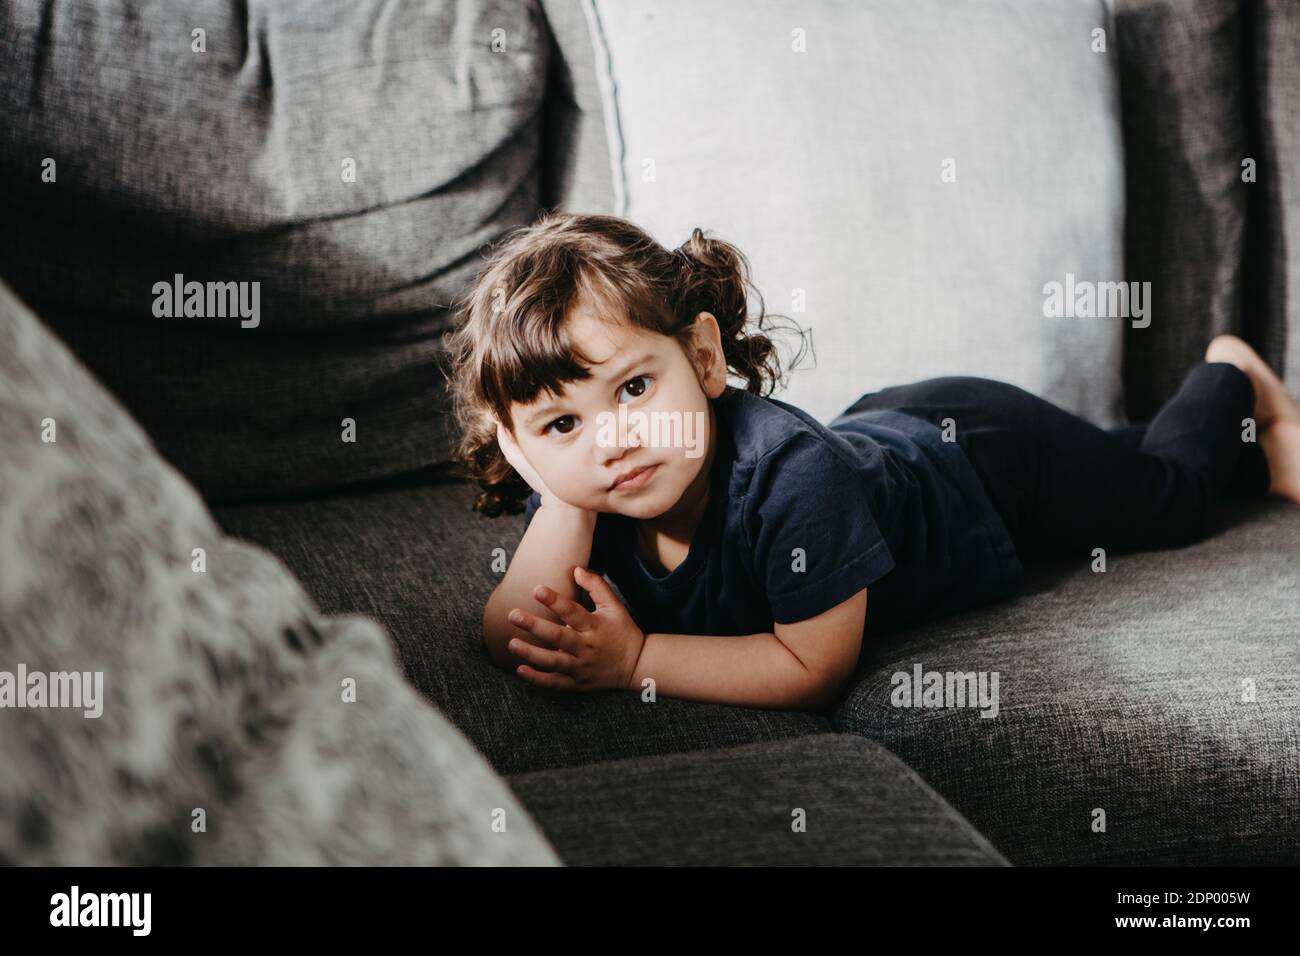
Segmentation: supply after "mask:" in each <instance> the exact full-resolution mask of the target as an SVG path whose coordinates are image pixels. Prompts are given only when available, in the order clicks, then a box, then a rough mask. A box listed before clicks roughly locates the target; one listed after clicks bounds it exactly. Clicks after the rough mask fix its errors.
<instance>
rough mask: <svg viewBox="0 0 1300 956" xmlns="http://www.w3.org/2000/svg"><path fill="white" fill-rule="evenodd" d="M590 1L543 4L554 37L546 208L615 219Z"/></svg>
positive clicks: (544, 170)
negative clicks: (587, 11)
mask: <svg viewBox="0 0 1300 956" xmlns="http://www.w3.org/2000/svg"><path fill="white" fill-rule="evenodd" d="M587 6H588V4H587V3H586V0H542V9H543V11H544V12H545V13H546V19H547V21H548V23H549V25H550V28H551V32H552V35H553V36H554V37H555V42H556V47H555V50H554V53H553V55H552V57H551V78H550V83H551V86H550V87H549V88H548V90H547V94H546V109H547V119H546V122H545V123H543V124H542V136H543V145H542V156H541V177H542V205H544V206H547V207H555V208H559V209H563V210H565V211H566V212H585V213H600V214H602V215H613V214H614V177H613V167H612V165H611V163H610V156H609V142H608V139H607V137H606V130H605V116H604V106H603V104H602V102H601V98H600V87H599V85H598V83H597V81H596V64H595V59H594V57H595V54H594V51H593V46H592V42H591V35H590V33H589V31H588V22H587V16H586V14H585V12H584V10H585V9H586V8H587Z"/></svg>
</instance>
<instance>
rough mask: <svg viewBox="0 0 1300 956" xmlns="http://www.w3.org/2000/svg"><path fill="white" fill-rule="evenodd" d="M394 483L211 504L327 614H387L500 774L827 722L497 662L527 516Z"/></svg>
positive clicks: (410, 667) (754, 737) (397, 636)
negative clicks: (501, 587) (488, 623)
mask: <svg viewBox="0 0 1300 956" xmlns="http://www.w3.org/2000/svg"><path fill="white" fill-rule="evenodd" d="M389 485H390V487H384V488H375V489H368V490H365V491H355V492H351V493H348V494H340V495H321V496H316V497H312V498H304V499H302V500H300V501H292V502H272V503H264V504H254V503H251V502H246V503H243V504H238V505H228V506H224V507H219V508H216V509H214V514H215V516H216V518H217V520H218V521H219V522H220V523H221V525H222V527H223V528H225V530H226V531H227V532H228V533H229V534H232V535H234V536H236V537H240V538H244V539H246V540H249V541H253V542H256V543H257V544H260V545H261V546H263V547H265V548H266V549H267V550H268V551H271V552H272V553H274V554H275V555H277V556H278V557H279V558H280V559H281V560H283V561H284V562H285V563H286V564H287V565H288V566H289V568H290V569H291V570H292V571H293V572H294V574H295V576H296V577H297V578H298V579H299V580H300V581H301V582H302V583H303V586H304V587H305V588H306V589H307V591H308V593H309V594H311V596H312V598H313V599H314V600H315V601H316V602H317V604H318V605H319V606H320V607H321V609H322V610H324V611H325V612H326V613H331V614H335V613H362V614H366V615H369V616H371V617H374V618H375V619H377V620H379V621H380V622H382V624H383V625H384V627H385V628H386V629H387V630H388V632H389V634H391V635H392V639H393V641H394V642H395V644H396V646H397V649H398V653H399V656H400V657H401V660H402V662H403V663H404V665H405V667H406V671H407V675H408V677H409V678H410V680H411V681H412V683H414V684H415V686H416V687H417V688H419V689H420V691H421V692H423V693H424V695H425V696H426V697H428V698H429V699H430V700H431V701H433V702H434V703H435V704H436V705H437V706H438V707H439V708H440V709H441V711H442V712H443V713H444V714H446V715H447V717H448V718H449V719H451V720H452V721H453V722H455V724H456V725H457V726H458V727H459V728H460V729H461V731H462V732H464V734H465V735H466V736H467V737H468V738H469V739H470V740H471V741H472V742H473V743H474V745H475V746H476V747H478V748H479V750H481V751H482V752H483V753H484V755H485V756H486V757H487V759H488V760H489V762H491V764H492V765H493V767H495V768H496V769H497V771H498V772H499V773H503V774H508V773H526V772H529V771H534V770H543V769H548V768H553V767H566V766H571V765H573V764H581V763H589V762H591V761H596V760H613V759H617V758H621V757H632V756H637V755H642V754H656V753H671V752H674V751H682V750H696V749H700V748H704V747H725V746H732V745H735V744H743V743H749V742H751V741H760V740H770V739H774V738H781V737H792V736H802V735H804V734H819V733H827V732H829V731H830V730H831V725H830V721H829V720H828V719H827V717H826V716H825V715H823V714H814V713H805V712H800V711H784V710H763V709H759V708H750V707H731V706H726V705H722V704H704V703H699V702H695V701H685V700H679V699H676V698H672V697H663V696H661V697H659V698H658V700H657V701H655V702H654V703H653V704H649V703H642V701H641V698H640V696H639V695H638V694H635V693H633V692H631V691H601V692H598V693H583V694H566V693H563V692H556V691H547V690H544V689H542V688H538V687H534V686H533V685H531V684H529V683H528V682H526V681H524V680H523V679H521V678H519V677H516V676H514V675H513V674H507V673H505V672H503V671H500V670H498V669H497V668H496V667H494V666H493V665H492V662H491V660H490V658H489V657H488V655H487V650H486V649H485V648H484V646H483V638H482V625H483V607H484V605H485V604H486V603H487V599H488V596H489V595H490V594H491V593H492V589H493V588H494V587H496V585H497V583H498V582H499V581H500V580H501V577H502V576H503V575H504V573H505V572H504V563H503V562H504V561H506V560H508V559H509V557H510V556H511V555H513V554H514V551H515V548H517V547H518V546H519V540H520V538H521V537H522V535H523V519H522V517H521V516H518V515H515V516H503V517H501V518H498V519H491V518H485V517H483V516H482V515H480V514H478V513H477V512H474V511H472V510H471V504H472V503H473V500H474V488H473V487H472V486H471V485H470V484H468V483H465V482H449V483H446V484H424V483H414V482H410V483H402V482H390V483H389ZM498 549H500V550H499V551H498ZM494 568H499V569H500V570H495V569H494Z"/></svg>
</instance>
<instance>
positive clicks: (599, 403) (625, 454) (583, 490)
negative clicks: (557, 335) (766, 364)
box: [510, 307, 726, 519]
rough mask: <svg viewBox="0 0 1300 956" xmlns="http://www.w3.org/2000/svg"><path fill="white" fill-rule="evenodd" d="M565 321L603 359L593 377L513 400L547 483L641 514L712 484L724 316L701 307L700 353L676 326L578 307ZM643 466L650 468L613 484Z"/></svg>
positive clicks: (518, 434) (517, 426)
mask: <svg viewBox="0 0 1300 956" xmlns="http://www.w3.org/2000/svg"><path fill="white" fill-rule="evenodd" d="M568 323H569V328H568V331H569V334H570V336H571V338H572V340H573V341H575V342H578V343H581V345H582V349H583V351H584V352H586V353H587V354H588V355H589V356H590V357H591V358H592V360H593V361H594V362H595V363H596V364H595V366H594V367H593V368H592V370H591V371H592V377H591V378H589V379H587V380H586V381H580V382H568V383H566V384H565V387H564V391H563V392H561V393H560V395H559V396H558V397H555V398H553V397H552V396H551V395H550V394H549V393H546V392H543V393H542V394H541V395H539V396H538V397H537V399H536V400H535V401H533V402H531V403H530V404H528V405H522V404H520V403H518V402H514V403H511V406H510V419H511V422H512V424H513V428H512V430H511V431H512V434H513V435H514V439H515V441H516V442H517V443H518V445H519V448H520V450H521V451H522V452H523V453H524V457H526V458H527V459H528V463H529V464H530V465H532V466H533V468H534V469H536V471H537V473H538V475H539V476H540V477H541V479H542V481H544V482H545V483H546V486H547V487H548V488H549V489H550V490H551V491H552V492H554V493H555V495H556V496H557V497H559V498H560V499H561V500H563V501H565V502H568V503H569V504H571V505H575V506H577V507H579V508H585V509H587V510H590V511H604V512H615V513H618V514H624V515H628V516H629V517H633V518H639V519H648V518H655V517H658V516H659V515H662V514H664V513H665V512H667V511H669V510H670V509H672V508H673V507H674V506H675V505H677V504H678V502H679V501H681V500H682V499H683V495H684V494H685V493H686V492H687V490H688V489H690V490H691V493H692V495H697V494H699V493H702V492H703V491H706V490H707V481H708V476H707V474H703V475H702V472H703V471H704V469H705V467H706V465H707V464H708V463H709V462H711V461H712V458H713V456H712V451H713V447H714V446H713V416H712V406H711V405H710V404H709V399H711V398H717V397H718V396H719V395H721V394H722V392H723V389H724V388H725V386H726V363H725V361H724V360H723V356H722V340H721V337H720V332H719V329H718V324H717V320H716V319H715V318H714V317H713V316H712V315H711V314H710V313H708V312H701V313H700V314H699V316H697V317H696V328H695V339H694V342H695V344H696V347H697V350H698V351H699V356H698V359H697V361H696V362H693V361H692V360H691V358H690V357H689V356H687V354H686V353H685V352H684V351H683V350H682V347H681V346H680V345H679V344H678V342H677V340H676V339H674V338H673V337H671V336H667V335H660V334H659V333H657V332H651V331H648V330H645V329H641V328H634V327H626V326H619V325H613V324H610V323H607V322H604V321H602V320H600V319H599V318H597V317H596V316H595V315H593V314H591V313H590V312H589V311H586V310H585V309H583V308H581V307H580V308H577V309H575V310H574V312H573V314H572V315H571V316H570V317H569V319H568ZM620 406H622V409H621V411H620ZM620 420H621V421H620ZM641 468H645V469H646V470H647V473H645V474H642V475H641V477H640V478H639V479H637V480H635V481H633V482H630V483H628V484H626V485H622V486H616V484H615V483H616V481H617V480H618V479H619V478H620V477H622V476H624V475H626V474H627V473H629V472H631V471H633V470H635V469H641Z"/></svg>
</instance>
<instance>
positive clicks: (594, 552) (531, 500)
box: [524, 491, 605, 574]
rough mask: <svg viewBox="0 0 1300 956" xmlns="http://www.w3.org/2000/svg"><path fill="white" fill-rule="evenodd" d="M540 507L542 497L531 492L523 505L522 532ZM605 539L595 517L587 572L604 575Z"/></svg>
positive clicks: (598, 517)
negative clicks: (603, 543)
mask: <svg viewBox="0 0 1300 956" xmlns="http://www.w3.org/2000/svg"><path fill="white" fill-rule="evenodd" d="M541 506H542V496H541V495H539V494H538V493H537V492H535V491H534V492H533V493H532V494H531V495H529V496H528V501H526V502H525V503H524V531H527V530H528V526H529V525H530V524H532V523H533V515H535V514H537V509H538V508H540V507H541ZM604 537H605V529H603V528H602V522H601V519H600V516H597V517H596V528H595V530H594V531H593V532H592V535H591V557H590V558H588V559H587V570H589V571H594V572H595V573H596V574H604V573H605V562H604V559H603V557H602V553H601V548H602V546H601V541H602V540H603V538H604Z"/></svg>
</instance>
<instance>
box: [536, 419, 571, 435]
mask: <svg viewBox="0 0 1300 956" xmlns="http://www.w3.org/2000/svg"><path fill="white" fill-rule="evenodd" d="M572 420H573V416H572V415H561V416H560V417H559V418H557V419H556V420H555V421H554V422H551V423H550V424H548V425H547V426H546V427H545V428H543V429H542V434H543V435H549V434H550V433H551V427H552V426H553V425H555V422H564V421H572ZM572 430H573V429H572V427H570V428H568V429H563V428H562V429H560V434H561V435H567V434H569V432H571V431H572Z"/></svg>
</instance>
